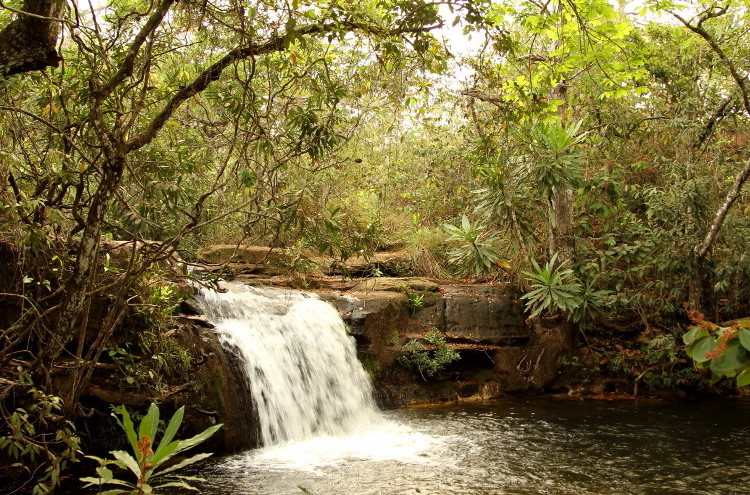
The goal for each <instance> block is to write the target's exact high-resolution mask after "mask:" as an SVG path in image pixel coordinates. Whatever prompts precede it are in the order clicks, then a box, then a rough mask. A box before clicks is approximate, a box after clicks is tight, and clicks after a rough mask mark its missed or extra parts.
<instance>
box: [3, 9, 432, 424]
mask: <svg viewBox="0 0 750 495" xmlns="http://www.w3.org/2000/svg"><path fill="white" fill-rule="evenodd" d="M60 4H61V2H57V1H54V0H48V1H37V2H32V1H29V2H26V3H25V4H24V6H23V9H28V10H27V11H26V12H17V11H11V12H12V15H13V16H15V19H14V20H12V21H11V20H10V18H9V16H8V15H7V12H5V11H3V17H0V22H2V21H7V22H9V23H8V24H7V25H6V26H4V27H3V31H2V33H3V34H2V36H3V37H6V38H3V39H8V40H12V41H13V43H9V44H3V45H2V48H0V54H1V55H0V56H2V57H5V58H0V62H1V63H3V64H5V65H6V66H7V67H9V69H8V70H6V71H5V72H6V75H9V76H12V77H7V78H4V79H2V80H0V94H1V95H2V96H0V98H1V99H2V104H0V112H2V114H3V115H4V117H5V118H3V119H0V128H1V129H2V133H3V137H2V139H3V141H4V142H3V146H2V147H3V149H4V152H3V153H4V155H3V160H2V164H0V172H2V177H3V181H4V183H3V186H2V188H1V192H0V194H2V197H3V210H2V220H1V221H2V229H0V230H1V231H2V243H3V244H2V247H3V248H6V247H7V249H4V250H3V253H4V255H5V257H6V258H8V259H9V261H12V262H11V266H14V267H18V270H17V271H14V272H11V273H9V274H7V275H8V277H9V281H8V282H9V283H8V288H7V289H6V290H4V291H3V294H2V296H0V298H2V301H3V303H5V304H7V305H8V307H9V308H11V309H10V310H9V311H8V312H7V313H5V314H4V315H3V317H2V319H3V321H2V322H0V324H2V326H1V327H0V340H2V345H1V346H0V348H1V350H0V368H1V369H2V372H3V376H4V377H5V378H7V379H8V380H9V381H10V382H12V383H15V384H16V386H17V387H18V392H17V393H16V395H18V396H20V395H22V389H23V384H21V383H20V382H17V381H15V378H16V377H15V374H14V373H15V369H16V367H17V366H19V365H20V366H21V367H22V368H23V369H24V370H31V372H32V380H33V382H34V383H35V384H36V385H37V386H38V387H39V388H41V389H43V390H44V391H45V392H46V393H51V394H55V395H59V396H61V397H62V399H63V400H62V404H63V405H64V412H65V414H64V416H65V417H67V418H73V417H75V416H76V415H77V413H78V398H79V397H80V396H81V394H82V393H83V392H84V391H85V389H86V387H87V385H88V383H89V381H90V379H91V376H92V373H93V371H94V369H95V365H96V363H97V361H98V359H99V357H100V354H101V352H102V350H103V348H104V346H105V345H107V342H108V341H109V339H110V337H111V336H112V334H113V332H115V331H116V330H117V329H118V328H119V326H120V324H121V322H122V321H123V319H124V318H125V316H126V314H127V312H128V310H129V307H130V305H131V303H139V304H149V300H147V299H145V296H144V294H143V293H144V292H145V293H146V294H148V293H149V291H150V289H151V285H152V284H154V283H155V281H154V277H155V276H156V277H157V278H158V275H152V274H151V273H150V271H152V270H154V266H156V265H155V264H156V263H158V262H163V261H165V260H169V259H170V257H171V256H172V254H173V253H174V252H175V250H176V249H177V248H178V246H179V245H180V242H181V241H182V240H183V239H185V238H186V237H187V236H189V235H191V234H193V233H195V232H198V231H200V230H201V229H203V228H205V227H207V226H208V225H210V224H211V222H214V221H216V220H217V219H221V218H226V217H227V216H228V215H230V214H232V213H235V212H236V213H239V214H241V215H244V216H245V218H246V220H247V223H257V222H262V221H273V222H276V223H277V224H282V223H284V222H287V221H288V220H289V218H290V216H291V215H290V212H291V211H293V210H294V207H295V203H294V202H292V203H289V202H287V203H286V204H282V198H280V197H277V195H278V194H279V191H280V187H279V184H280V183H283V180H284V177H283V173H284V170H285V169H286V168H289V167H290V164H297V165H299V166H309V168H310V169H316V168H322V167H324V166H325V163H324V162H325V161H326V160H329V159H330V160H333V159H332V157H331V156H330V153H331V151H332V150H333V149H335V148H336V147H337V146H339V145H340V144H341V143H343V142H344V141H345V140H346V135H345V132H344V131H345V130H346V129H347V128H350V127H351V125H352V124H353V123H354V120H356V119H352V118H351V110H350V109H349V108H343V105H342V104H341V103H340V102H341V101H342V100H344V99H345V97H346V96H347V94H346V92H347V89H346V87H344V86H342V85H341V84H340V81H337V78H336V76H335V74H336V71H337V70H339V68H340V67H339V65H338V64H339V61H338V60H339V59H338V58H336V55H337V53H340V52H341V47H343V46H347V45H349V44H352V45H355V46H359V47H360V48H359V49H360V50H361V51H360V53H361V55H360V56H359V57H358V58H357V57H355V58H352V59H351V60H350V62H351V63H352V64H354V63H355V62H359V63H362V61H363V60H366V62H365V63H367V64H387V63H394V62H393V61H397V62H398V64H401V65H408V64H410V63H420V62H421V61H423V60H426V59H429V58H430V57H431V56H433V55H431V53H433V52H430V51H429V48H430V46H431V44H432V43H433V41H434V39H433V37H432V35H431V34H430V31H431V30H432V29H434V28H435V27H436V26H438V25H440V20H439V17H438V16H437V11H436V5H434V4H431V3H429V2H422V1H416V2H415V1H394V2H390V1H389V2H380V1H377V2H376V1H372V2H358V3H348V2H347V3H341V2H337V1H312V0H311V1H294V2H291V4H287V3H278V2H266V1H257V2H253V3H251V4H250V5H247V4H246V3H240V2H234V1H229V2H217V3H214V2H199V3H191V2H179V3H178V2H176V1H175V0H155V1H152V2H149V3H146V4H143V3H141V2H130V1H128V0H114V1H113V2H111V3H110V4H109V5H108V6H107V7H105V8H104V9H102V10H99V11H92V12H84V11H79V10H77V9H76V8H75V6H73V5H71V6H69V8H67V9H62V7H61V6H60ZM23 9H20V10H23ZM45 9H46V10H45ZM48 14H49V15H48ZM53 14H54V15H53ZM50 17H55V19H58V18H59V19H60V21H59V22H58V20H53V19H50ZM35 29H36V30H38V31H37V33H38V34H39V33H41V32H42V31H43V32H44V33H46V34H45V36H44V39H43V40H42V41H43V43H40V44H37V45H36V46H37V48H39V47H42V45H44V46H43V48H44V49H46V50H47V52H46V53H47V55H49V54H50V53H51V51H50V50H51V49H54V45H55V40H56V39H57V37H58V36H59V35H60V34H61V33H64V38H65V42H64V43H63V44H62V48H61V49H60V53H59V55H61V56H62V60H61V61H60V66H59V69H58V70H53V71H51V72H49V73H28V71H31V70H32V69H41V68H43V67H44V66H45V65H53V66H54V64H48V63H47V61H45V60H42V59H41V58H33V59H32V58H28V56H26V55H24V57H26V58H24V60H27V61H29V63H28V64H26V65H23V64H20V63H17V62H16V61H15V58H13V57H16V55H18V56H20V54H15V53H13V47H14V46H16V44H14V43H16V42H19V43H21V42H22V41H23V42H24V43H26V41H25V40H27V39H28V38H24V36H27V35H28V34H29V33H31V32H33V31H34V30H35ZM354 40H356V43H353V41H354ZM40 50H41V48H40ZM366 50H367V51H366ZM368 52H369V53H368ZM16 58H17V57H16ZM5 60H10V62H5ZM352 66H353V65H352ZM341 68H342V70H348V69H347V66H346V65H345V64H344V65H343V66H341ZM24 72H27V74H22V73H24ZM214 88H221V91H215V90H214ZM223 91H226V93H223ZM188 102H191V103H192V105H188ZM179 127H181V128H182V129H184V130H185V134H186V136H185V140H187V141H188V142H189V144H190V146H191V147H199V146H206V147H207V149H210V150H212V151H213V153H210V154H207V153H194V152H192V150H190V149H189V147H188V146H186V145H185V140H182V141H180V138H179V137H178V136H176V135H175V134H176V133H175V129H176V128H179ZM162 140H163V141H162ZM201 172H202V173H201ZM184 174H195V175H194V177H196V178H194V179H191V180H184V179H185V177H183V175H184ZM232 188H237V190H239V191H241V192H240V193H234V192H232V193H230V194H236V195H238V196H240V197H241V200H240V201H239V202H235V203H232V204H230V205H229V206H230V209H229V211H219V210H218V208H219V207H220V206H222V198H221V196H222V194H223V193H224V192H227V191H232ZM154 195H157V196H159V197H160V198H162V199H163V200H164V201H163V202H162V206H164V205H166V206H164V207H165V208H167V210H166V212H167V213H168V215H164V217H166V218H163V219H164V220H165V222H164V224H165V228H164V229H151V230H150V231H149V230H148V229H146V228H144V226H147V225H148V224H149V216H150V213H149V211H148V207H146V208H143V206H144V204H145V205H147V204H148V201H147V200H148V198H149V197H150V198H153V197H154ZM243 195H244V196H243ZM217 196H219V197H218V198H217ZM223 199H226V198H223ZM113 213H115V214H117V216H113ZM166 220H168V221H166ZM151 221H152V222H153V220H151ZM148 232H152V233H156V234H157V236H158V237H159V238H158V239H156V241H158V242H145V239H144V238H143V235H145V234H146V233H148ZM105 235H108V236H111V237H114V238H116V239H122V240H125V241H129V244H126V246H128V247H126V248H125V251H126V253H127V254H126V256H125V257H124V258H125V260H124V262H121V263H120V264H119V265H114V264H113V265H110V264H109V263H108V262H107V259H106V256H105V254H104V253H103V242H102V238H103V236H105ZM102 302H104V303H105V304H101V303H102ZM92 326H93V327H94V328H95V330H94V331H93V332H92V331H91V328H90V327H92ZM63 363H64V364H65V367H64V369H65V370H66V374H67V373H68V372H69V375H67V378H66V379H65V380H57V379H56V377H57V376H58V375H59V373H60V370H61V369H63V368H61V365H62V364H63ZM48 427H49V428H51V429H53V428H54V425H52V424H48Z"/></svg>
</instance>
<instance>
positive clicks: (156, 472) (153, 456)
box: [81, 404, 222, 495]
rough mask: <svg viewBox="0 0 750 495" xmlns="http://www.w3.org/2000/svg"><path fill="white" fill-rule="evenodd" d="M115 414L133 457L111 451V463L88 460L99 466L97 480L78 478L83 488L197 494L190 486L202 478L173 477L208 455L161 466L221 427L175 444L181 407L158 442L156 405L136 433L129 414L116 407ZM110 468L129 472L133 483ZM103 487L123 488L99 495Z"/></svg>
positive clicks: (103, 460)
mask: <svg viewBox="0 0 750 495" xmlns="http://www.w3.org/2000/svg"><path fill="white" fill-rule="evenodd" d="M114 411H115V413H116V414H117V415H119V417H117V416H115V418H116V419H117V423H118V424H119V425H120V427H121V428H122V430H123V431H124V433H125V436H126V438H127V441H128V444H129V445H130V447H131V451H132V453H128V452H125V451H122V450H116V451H112V452H111V454H112V456H113V457H114V460H111V459H102V458H99V457H95V456H88V457H89V458H91V459H94V460H95V461H97V462H98V463H99V467H97V468H96V474H97V475H98V476H97V477H84V478H81V481H82V482H84V483H86V485H85V486H84V488H88V487H91V486H97V487H99V489H100V493H106V494H111V495H115V494H133V495H144V494H149V493H153V492H154V490H159V489H162V488H169V487H172V488H180V489H185V490H196V488H194V487H193V486H191V485H190V484H189V482H193V481H203V480H202V479H201V478H196V477H193V476H183V475H178V474H174V472H175V471H177V470H178V469H181V468H183V467H185V466H188V465H190V464H193V463H196V462H198V461H201V460H203V459H205V458H207V457H209V456H210V455H211V454H206V453H202V454H196V455H194V456H191V457H188V458H185V459H182V460H180V461H179V462H177V463H175V464H172V465H169V466H168V467H162V465H163V464H164V463H166V462H167V461H169V460H170V459H173V458H174V457H175V456H177V455H178V454H180V453H181V452H184V451H186V450H188V449H191V448H192V447H195V446H196V445H199V444H200V443H202V442H204V441H205V440H207V439H208V438H209V437H210V436H211V435H213V434H214V433H216V431H217V430H218V429H219V428H221V427H222V425H221V424H218V425H214V426H211V427H209V428H207V429H206V430H205V431H203V432H202V433H199V434H198V435H196V436H194V437H192V438H189V439H187V440H175V439H174V438H175V436H176V435H177V432H178V430H179V428H180V425H181V424H182V418H183V415H184V412H185V407H184V406H183V407H181V408H179V409H178V410H177V411H176V412H175V413H174V415H173V416H172V418H171V419H170V420H169V424H168V425H167V427H166V429H165V430H164V433H163V435H162V437H161V439H160V440H159V441H158V442H157V433H158V426H159V408H158V407H157V406H156V405H155V404H151V406H150V407H149V409H148V412H147V413H146V415H145V416H144V417H143V419H142V420H141V423H140V425H139V426H138V430H136V428H135V425H134V424H133V421H132V419H131V417H130V414H129V413H128V411H127V409H125V407H124V406H120V407H115V408H114ZM113 415H114V414H113ZM109 466H114V467H117V468H120V469H128V470H129V471H130V472H131V473H132V474H133V476H135V481H134V482H132V481H125V480H121V479H119V478H116V477H115V473H114V472H113V471H112V470H111V469H110V468H109ZM105 485H116V486H122V487H125V488H124V489H123V488H115V489H109V490H106V491H103V492H101V489H102V487H104V486H105Z"/></svg>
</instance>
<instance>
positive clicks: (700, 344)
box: [688, 337, 716, 363]
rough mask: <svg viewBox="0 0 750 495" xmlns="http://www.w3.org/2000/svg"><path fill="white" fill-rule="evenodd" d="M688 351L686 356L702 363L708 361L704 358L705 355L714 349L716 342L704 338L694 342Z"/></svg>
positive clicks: (710, 338)
mask: <svg viewBox="0 0 750 495" xmlns="http://www.w3.org/2000/svg"><path fill="white" fill-rule="evenodd" d="M689 349H690V353H689V354H688V355H689V356H690V357H692V358H693V361H696V362H698V363H704V362H706V361H708V360H709V359H710V358H707V357H706V354H707V353H709V352H711V351H713V350H714V349H716V342H715V341H714V339H713V338H712V337H704V338H702V339H700V340H698V341H696V342H694V343H693V344H692V345H691V347H690V348H689Z"/></svg>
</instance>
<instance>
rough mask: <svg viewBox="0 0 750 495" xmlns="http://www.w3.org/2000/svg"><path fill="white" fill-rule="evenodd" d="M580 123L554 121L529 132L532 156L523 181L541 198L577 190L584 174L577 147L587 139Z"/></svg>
mask: <svg viewBox="0 0 750 495" xmlns="http://www.w3.org/2000/svg"><path fill="white" fill-rule="evenodd" d="M581 124H582V121H580V120H579V121H578V122H575V123H573V124H571V125H569V126H564V125H562V123H561V122H560V121H559V120H557V119H554V120H552V121H550V122H542V123H538V124H536V125H533V126H532V128H531V132H530V134H531V140H532V141H531V144H530V147H531V156H530V158H531V159H530V160H529V161H528V162H527V165H526V179H527V180H528V181H530V182H531V183H532V184H535V186H536V187H538V188H539V189H540V190H541V191H542V192H543V194H544V197H552V195H553V193H554V191H562V190H564V189H565V188H568V187H576V186H577V185H578V183H579V181H580V180H581V178H582V176H583V174H582V172H583V168H582V165H583V161H584V155H583V153H582V152H581V151H580V149H578V147H577V146H578V145H579V144H580V143H581V142H582V141H583V139H584V138H585V137H586V133H581V132H580V128H581Z"/></svg>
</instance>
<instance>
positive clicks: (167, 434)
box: [153, 406, 185, 463]
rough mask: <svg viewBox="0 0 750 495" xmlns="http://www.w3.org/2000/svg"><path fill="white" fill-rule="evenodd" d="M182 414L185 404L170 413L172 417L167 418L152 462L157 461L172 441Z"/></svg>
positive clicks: (178, 427) (180, 422)
mask: <svg viewBox="0 0 750 495" xmlns="http://www.w3.org/2000/svg"><path fill="white" fill-rule="evenodd" d="M184 414H185V406H182V407H181V408H179V409H177V411H175V413H174V414H173V415H172V419H170V420H169V424H168V425H167V429H166V430H164V436H163V437H162V439H161V440H160V441H159V448H158V449H156V452H154V458H153V462H154V463H156V462H158V461H159V459H162V457H161V456H162V455H163V452H164V451H165V450H166V449H167V448H168V447H169V444H170V442H172V439H173V438H174V436H175V435H176V434H177V430H179V429H180V425H181V424H182V418H183V416H184Z"/></svg>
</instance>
